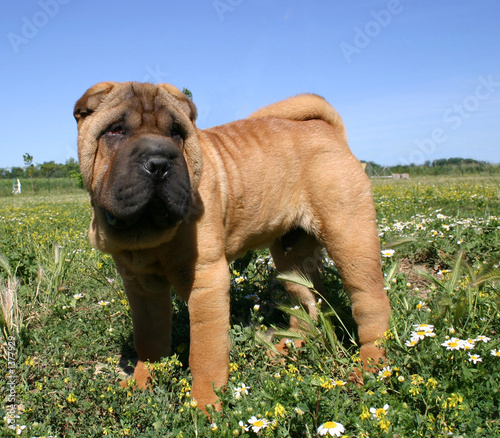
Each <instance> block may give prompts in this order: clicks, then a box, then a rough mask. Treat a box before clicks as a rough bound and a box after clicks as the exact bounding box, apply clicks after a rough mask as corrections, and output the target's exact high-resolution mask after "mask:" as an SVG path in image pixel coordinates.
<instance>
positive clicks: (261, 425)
mask: <svg viewBox="0 0 500 438" xmlns="http://www.w3.org/2000/svg"><path fill="white" fill-rule="evenodd" d="M248 424H249V425H250V427H251V428H252V430H253V431H254V432H255V433H259V432H260V431H261V430H262V429H265V428H266V427H268V426H269V420H266V419H265V418H257V417H256V416H255V415H254V416H253V417H252V418H250V420H248Z"/></svg>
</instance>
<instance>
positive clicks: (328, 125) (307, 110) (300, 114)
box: [75, 83, 390, 406]
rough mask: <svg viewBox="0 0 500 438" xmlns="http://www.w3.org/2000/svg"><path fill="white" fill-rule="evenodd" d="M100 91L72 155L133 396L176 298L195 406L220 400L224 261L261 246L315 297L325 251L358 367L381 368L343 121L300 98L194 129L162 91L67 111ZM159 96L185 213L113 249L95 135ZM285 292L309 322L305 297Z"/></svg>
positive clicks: (366, 185)
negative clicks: (121, 308)
mask: <svg viewBox="0 0 500 438" xmlns="http://www.w3.org/2000/svg"><path fill="white" fill-rule="evenodd" d="M93 88H94V87H93ZM103 89H104V90H106V91H105V92H106V93H107V94H105V95H104V96H102V102H100V103H98V106H97V107H96V108H95V109H94V112H93V113H91V114H87V115H85V116H83V117H81V118H80V119H79V123H78V125H79V156H80V164H81V169H82V175H83V178H84V180H85V183H86V186H87V188H88V189H89V192H90V195H91V199H92V202H93V207H94V211H93V219H92V224H91V230H90V239H91V241H92V244H93V245H94V246H96V247H97V248H99V249H101V250H103V251H106V252H109V253H111V254H112V255H113V257H114V259H115V261H116V265H117V268H118V270H119V272H120V274H121V275H122V277H123V280H124V284H125V288H126V291H127V295H128V298H129V301H130V306H131V311H132V319H133V323H134V340H135V346H136V350H137V353H138V355H139V358H140V361H141V362H140V366H139V367H138V368H137V371H136V373H134V378H136V379H137V381H138V385H139V386H141V387H144V386H145V385H146V384H147V372H145V371H146V370H145V369H144V367H143V366H142V362H144V361H147V360H150V361H156V360H158V359H160V357H162V356H166V355H168V354H170V347H169V343H170V324H171V316H170V314H171V303H170V288H171V287H173V288H174V290H175V291H176V293H177V294H178V295H180V296H181V297H182V298H183V299H185V300H186V301H187V303H188V309H189V315H190V330H191V349H190V367H191V370H192V374H193V390H192V394H193V396H194V397H195V398H196V399H197V400H198V402H199V404H200V406H205V405H207V404H214V403H216V401H217V398H216V396H215V394H214V392H213V390H212V384H213V385H215V387H217V388H219V387H223V386H224V385H225V384H226V383H227V379H228V375H229V348H230V346H229V336H228V326H229V286H230V277H229V269H228V261H230V260H233V259H234V258H236V257H238V256H241V255H242V254H244V253H245V252H246V251H247V250H248V249H251V248H258V247H263V246H270V248H271V251H272V254H273V257H274V260H275V262H276V265H277V268H278V270H280V271H282V272H284V271H288V270H295V271H298V272H301V273H303V274H305V275H309V276H310V277H311V278H312V279H313V281H314V282H315V284H316V285H317V287H318V288H320V287H321V286H320V284H319V275H318V263H319V258H320V250H321V248H322V247H326V249H327V251H328V253H329V255H330V256H331V257H332V259H333V260H334V261H335V263H336V265H337V267H338V269H339V272H340V274H341V276H342V280H343V282H344V285H345V287H346V289H347V290H348V291H349V294H350V297H351V301H352V305H353V314H354V318H355V320H356V322H357V324H358V331H359V338H360V343H361V352H360V354H361V358H362V360H363V361H364V363H365V365H366V364H367V363H368V357H370V358H372V359H373V360H374V361H376V362H378V360H379V359H382V360H383V359H384V352H383V350H381V349H379V348H376V347H375V341H377V339H379V338H382V337H383V336H384V332H385V331H386V330H387V328H388V319H389V312H390V309H389V302H388V299H387V296H386V294H385V292H384V284H383V279H382V274H381V270H380V248H379V241H378V236H377V228H376V216H375V209H374V205H373V199H372V195H371V185H370V181H369V180H368V178H367V177H366V175H365V174H364V172H363V170H362V168H361V166H360V163H359V161H358V160H357V159H356V158H355V157H354V156H353V155H352V153H351V151H350V149H349V147H348V145H347V142H346V135H345V129H344V125H343V123H342V120H341V118H340V116H339V115H338V114H337V112H336V111H335V110H334V109H333V108H332V107H331V106H330V105H329V104H328V103H327V102H326V101H325V100H324V99H323V98H321V97H319V96H315V95H302V96H296V97H294V98H291V99H288V100H286V101H284V102H278V103H276V104H273V105H270V106H269V107H266V108H263V109H261V110H259V111H257V112H256V113H254V114H252V115H251V116H250V117H249V118H248V119H244V120H240V121H236V122H233V123H229V124H226V125H222V126H218V127H215V128H211V129H207V130H204V131H201V130H198V129H197V128H196V127H195V125H194V123H193V121H192V120H193V117H192V116H193V114H195V113H193V109H192V108H191V103H190V102H186V101H184V97H183V96H181V95H180V94H179V93H180V91H179V90H177V89H173V88H172V86H170V85H168V86H165V85H160V86H153V85H151V84H137V83H125V84H116V85H114V86H113V87H112V88H111V89H109V87H108V85H105V86H97V88H94V89H91V90H92V91H89V92H87V93H88V94H86V95H84V97H82V99H80V100H79V101H78V103H77V107H76V109H75V114H85V113H86V112H88V111H87V109H86V101H87V100H88V99H89V97H91V96H93V95H95V92H96V90H97V91H98V92H100V93H101V95H102V94H103V91H102V90H103ZM175 90H177V91H175ZM137 96H140V98H139V97H137ZM155 99H156V100H158V99H159V101H160V102H161V104H162V105H164V106H165V108H168V111H172V112H173V113H174V114H175V115H176V116H178V118H179V120H181V121H182V123H183V127H184V128H185V129H186V131H187V132H188V136H187V139H186V141H185V144H184V149H183V153H184V158H185V160H186V162H187V163H188V166H189V172H190V176H191V184H192V190H193V199H192V205H191V210H190V211H189V213H188V214H187V215H186V217H185V218H184V219H183V220H182V222H181V223H180V224H179V225H177V226H176V227H174V228H172V229H168V230H165V231H164V232H162V233H155V232H153V231H152V230H150V229H144V230H141V232H140V233H137V234H136V235H130V236H127V238H123V239H117V238H116V236H113V235H112V233H110V232H109V229H108V227H107V225H106V223H105V220H104V217H103V215H102V213H100V211H99V209H98V208H97V205H98V204H99V203H103V202H105V201H106V199H105V197H106V193H101V191H100V187H102V184H103V182H104V181H106V178H107V175H108V172H109V167H110V166H112V165H113V159H114V158H113V152H110V151H108V150H106V148H104V147H103V146H102V144H101V143H100V140H99V139H98V137H99V135H98V133H99V132H101V131H102V129H103V127H105V126H106V125H107V124H109V123H111V121H112V120H113V119H115V118H116V117H118V114H120V112H124V111H132V108H136V106H134V105H136V103H134V102H136V101H137V100H139V101H140V102H142V103H141V105H142V106H143V107H148V106H151V105H152V104H151V102H153V101H154V102H156V100H155ZM90 100H92V99H90ZM91 103H92V104H93V105H94V106H95V104H96V102H95V101H94V102H91ZM127 108H128V109H127ZM193 108H194V105H193ZM162 111H167V110H166V109H165V110H162ZM160 112H161V111H160ZM160 116H161V114H157V117H160ZM77 119H78V117H77ZM158 120H159V119H158ZM154 126H156V125H151V128H147V126H146V127H144V128H141V129H143V130H146V128H147V129H150V130H153V129H155V128H154ZM141 132H142V131H141ZM296 228H300V229H302V230H304V232H301V233H300V236H299V238H298V239H297V241H296V242H295V243H294V245H292V248H291V249H289V250H286V251H285V250H284V249H283V247H282V245H281V243H280V238H281V237H282V236H283V235H284V234H285V233H287V232H289V231H290V230H292V229H296ZM285 287H286V288H287V290H288V291H289V293H290V295H291V296H292V297H293V298H294V299H296V300H297V301H300V302H302V303H304V305H305V306H306V308H308V310H309V312H310V314H311V315H312V316H314V315H315V314H316V313H315V312H316V311H317V310H316V307H315V297H314V295H313V293H312V292H311V291H310V290H309V289H307V288H305V287H300V286H297V285H293V284H291V283H287V284H286V285H285Z"/></svg>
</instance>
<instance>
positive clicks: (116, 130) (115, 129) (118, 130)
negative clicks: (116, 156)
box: [104, 125, 125, 136]
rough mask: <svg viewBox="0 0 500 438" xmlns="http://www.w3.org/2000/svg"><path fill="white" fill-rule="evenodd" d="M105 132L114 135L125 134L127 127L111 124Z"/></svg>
mask: <svg viewBox="0 0 500 438" xmlns="http://www.w3.org/2000/svg"><path fill="white" fill-rule="evenodd" d="M104 134H106V135H112V136H115V135H125V129H124V128H123V126H122V125H111V126H110V127H109V128H108V129H106V131H105V132H104Z"/></svg>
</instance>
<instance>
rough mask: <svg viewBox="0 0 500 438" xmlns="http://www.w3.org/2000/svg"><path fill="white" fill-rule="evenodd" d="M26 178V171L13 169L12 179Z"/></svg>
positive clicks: (11, 172)
mask: <svg viewBox="0 0 500 438" xmlns="http://www.w3.org/2000/svg"><path fill="white" fill-rule="evenodd" d="M23 176H24V169H23V168H22V167H12V168H11V169H10V177H11V178H21V177H23Z"/></svg>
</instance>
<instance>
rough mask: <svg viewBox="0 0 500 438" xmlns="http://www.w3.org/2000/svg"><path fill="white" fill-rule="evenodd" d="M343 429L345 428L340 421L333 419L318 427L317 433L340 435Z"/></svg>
mask: <svg viewBox="0 0 500 438" xmlns="http://www.w3.org/2000/svg"><path fill="white" fill-rule="evenodd" d="M344 431H345V428H344V426H343V425H342V424H340V423H335V422H334V421H327V422H326V423H323V424H322V425H321V426H320V427H318V435H322V436H323V435H330V436H340V435H341V434H343V433H344Z"/></svg>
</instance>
